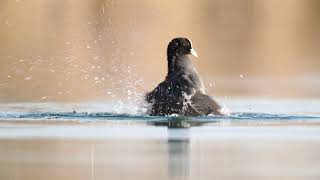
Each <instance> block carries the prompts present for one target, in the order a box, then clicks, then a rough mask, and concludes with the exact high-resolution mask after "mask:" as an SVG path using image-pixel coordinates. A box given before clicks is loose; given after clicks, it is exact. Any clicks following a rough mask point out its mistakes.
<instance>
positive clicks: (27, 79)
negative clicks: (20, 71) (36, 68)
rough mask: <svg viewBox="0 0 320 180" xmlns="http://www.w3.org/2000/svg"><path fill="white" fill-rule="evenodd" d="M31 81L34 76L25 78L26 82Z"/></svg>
mask: <svg viewBox="0 0 320 180" xmlns="http://www.w3.org/2000/svg"><path fill="white" fill-rule="evenodd" d="M31 79H32V76H29V77H26V78H24V80H26V81H29V80H31Z"/></svg>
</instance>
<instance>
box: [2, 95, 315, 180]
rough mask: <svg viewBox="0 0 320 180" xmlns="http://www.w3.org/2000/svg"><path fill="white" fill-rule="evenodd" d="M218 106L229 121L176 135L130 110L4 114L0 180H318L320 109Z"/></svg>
mask: <svg viewBox="0 0 320 180" xmlns="http://www.w3.org/2000/svg"><path fill="white" fill-rule="evenodd" d="M218 100H219V102H224V104H225V105H226V106H227V107H228V108H229V109H231V110H232V113H231V114H230V115H229V116H225V117H221V116H207V117H194V118H191V119H189V120H190V121H189V122H188V123H190V127H189V128H179V129H177V128H168V122H169V121H170V120H171V119H172V118H173V117H151V116H148V115H146V114H145V113H144V111H143V110H141V111H140V110H138V109H139V108H137V106H135V107H131V106H132V104H133V103H131V104H129V105H128V106H124V107H120V108H119V106H118V104H117V105H116V106H115V105H114V104H112V103H101V102H90V103H3V104H0V179H16V180H20V179H21V180H29V179H30V180H31V179H32V180H34V179H49V180H56V179H59V180H70V179H77V180H79V179H80V180H82V179H83V180H85V179H86V180H87V179H139V180H140V179H159V180H160V179H161V180H163V179H170V180H172V179H173V180H175V179H177V180H180V179H181V180H182V179H183V180H184V179H201V180H202V179H203V180H207V179H208V180H209V179H246V180H248V179H249V180H250V179H279V180H280V179H303V180H305V179H319V178H320V155H319V152H320V112H319V107H320V100H317V99H296V100H295V99H265V98H263V99H257V98H241V99H235V98H229V99H228V101H226V99H225V98H221V99H218ZM123 104H127V103H123ZM118 108H119V109H120V110H119V109H118Z"/></svg>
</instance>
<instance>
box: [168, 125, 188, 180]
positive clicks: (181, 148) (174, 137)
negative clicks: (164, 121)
mask: <svg viewBox="0 0 320 180" xmlns="http://www.w3.org/2000/svg"><path fill="white" fill-rule="evenodd" d="M189 173H190V139H189V129H179V130H177V129H168V176H169V179H186V178H187V177H189Z"/></svg>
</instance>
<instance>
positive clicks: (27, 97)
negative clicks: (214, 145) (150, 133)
mask: <svg viewBox="0 0 320 180" xmlns="http://www.w3.org/2000/svg"><path fill="white" fill-rule="evenodd" d="M177 36H185V37H188V38H189V39H191V40H192V42H193V46H194V48H195V49H196V50H197V52H198V54H199V58H198V59H197V60H196V61H195V65H196V67H197V68H198V71H199V72H200V74H201V76H202V78H203V80H204V82H205V85H206V87H207V91H208V92H209V93H211V94H213V95H215V96H228V97H233V96H259V97H260V96H267V97H290V98H291V97H293V98H295V97H299V98H300V97H320V79H319V74H320V1H318V0H281V1H279V0H268V1H266V0H197V1H194V0H193V1H191V0H184V1H182V0H177V1H171V0H154V1H149V0H138V1H128V0H91V1H87V0H54V1H49V0H47V1H44V0H1V1H0V42H1V43H0V100H1V101H57V100H67V101H78V100H108V99H109V98H113V99H114V98H128V99H131V98H134V97H136V96H139V95H141V94H143V93H144V92H146V91H147V90H151V89H152V88H153V87H154V86H155V85H156V84H157V83H159V82H160V81H161V80H163V79H164V76H165V75H166V71H167V70H166V67H167V65H166V48H167V44H168V42H169V41H170V40H171V39H172V38H174V37H177Z"/></svg>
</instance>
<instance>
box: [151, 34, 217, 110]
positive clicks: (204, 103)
mask: <svg viewBox="0 0 320 180" xmlns="http://www.w3.org/2000/svg"><path fill="white" fill-rule="evenodd" d="M190 54H193V55H194V56H197V54H196V52H195V51H194V50H193V49H192V45H191V42H190V41H189V40H188V39H186V38H175V39H173V40H172V41H171V42H170V43H169V45H168V50H167V55H168V74H167V76H166V79H165V80H164V81H163V82H161V83H160V84H159V85H158V86H157V87H156V88H155V89H154V90H153V91H151V92H149V93H148V94H147V95H146V101H147V102H148V103H151V104H152V105H151V112H150V115H154V116H156V115H160V116H164V115H172V114H178V115H183V116H203V115H208V114H216V115H221V113H220V109H221V106H220V105H219V104H218V103H216V102H215V101H214V100H213V98H211V97H210V96H208V95H206V94H205V90H204V85H203V82H202V80H201V79H200V77H199V75H198V72H197V71H196V69H195V68H194V66H193V64H192V60H191V57H190Z"/></svg>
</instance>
